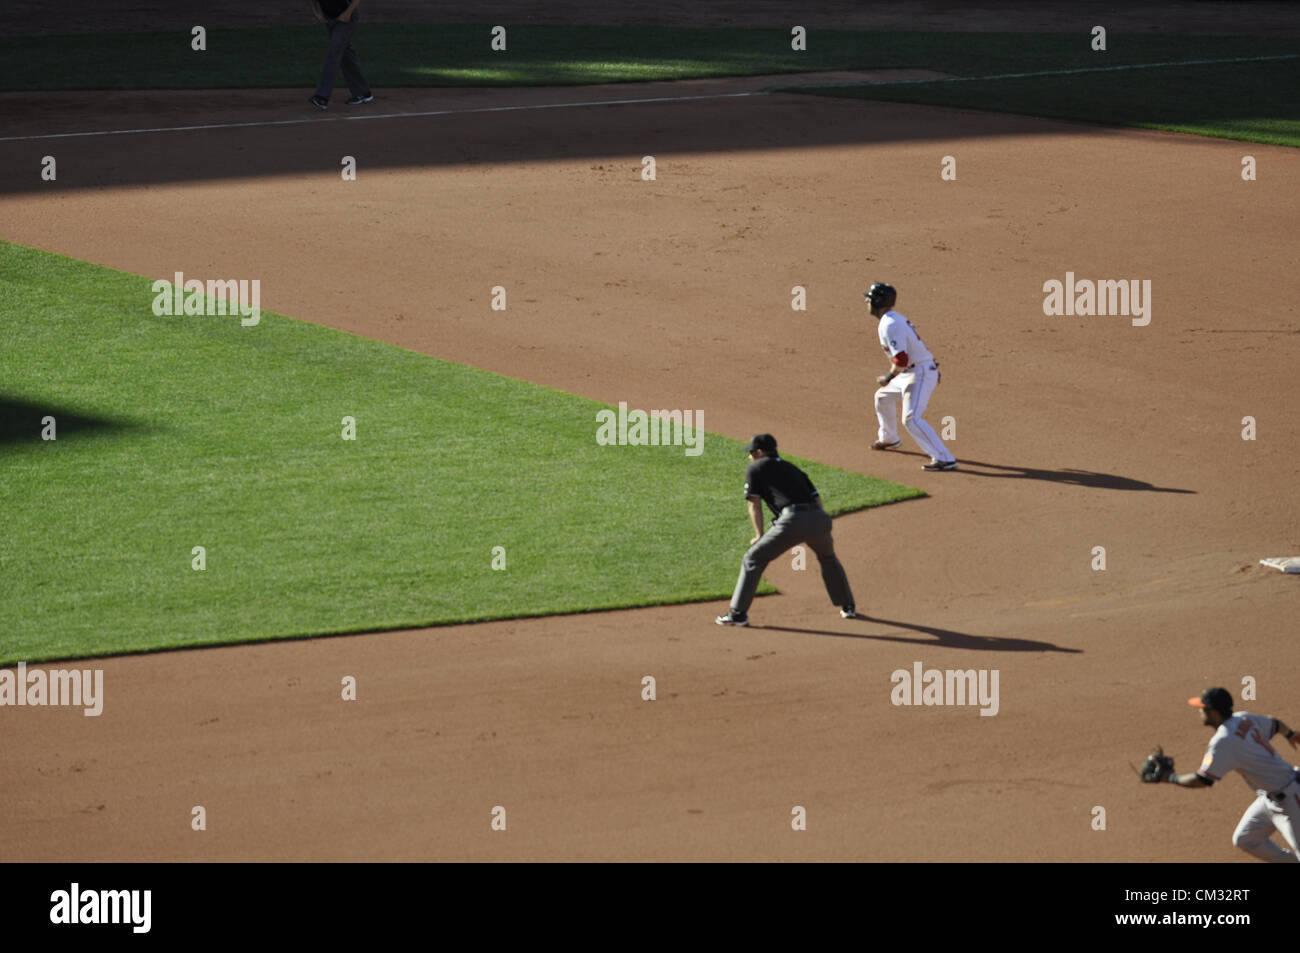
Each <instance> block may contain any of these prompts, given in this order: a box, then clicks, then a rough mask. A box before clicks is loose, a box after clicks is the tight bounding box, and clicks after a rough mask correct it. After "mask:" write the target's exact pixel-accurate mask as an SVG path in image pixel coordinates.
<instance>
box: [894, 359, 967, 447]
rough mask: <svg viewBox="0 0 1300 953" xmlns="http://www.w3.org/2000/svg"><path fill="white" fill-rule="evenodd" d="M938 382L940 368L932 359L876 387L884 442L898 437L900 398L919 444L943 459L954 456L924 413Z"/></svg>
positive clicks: (905, 422)
mask: <svg viewBox="0 0 1300 953" xmlns="http://www.w3.org/2000/svg"><path fill="white" fill-rule="evenodd" d="M938 383H939V368H938V367H937V366H936V365H935V364H934V362H933V361H927V362H926V363H925V364H922V365H920V366H916V367H913V368H911V369H910V370H906V371H904V372H903V373H901V374H899V375H898V376H897V377H895V378H894V379H893V380H892V381H890V382H889V383H888V384H886V385H885V386H884V387H882V388H880V389H879V390H877V391H876V420H877V421H879V422H880V432H879V433H878V434H877V436H878V437H879V438H880V441H881V443H894V442H895V441H897V440H898V401H899V398H902V401H903V426H904V427H906V428H907V432H908V433H910V434H911V435H912V439H913V440H915V441H916V442H917V445H918V446H919V447H920V448H921V449H922V450H924V451H925V452H926V453H928V454H929V455H930V456H931V457H933V458H934V459H935V460H938V461H939V462H940V463H943V462H946V461H948V460H952V459H953V455H952V454H951V453H949V452H948V448H947V447H945V446H944V445H943V441H942V440H940V439H939V435H938V434H937V433H935V432H934V428H933V427H931V426H930V425H929V424H927V423H926V422H925V419H924V418H923V417H922V416H921V415H922V414H924V413H925V407H926V405H927V404H928V403H930V394H932V393H933V392H934V388H935V386H936V385H937V384H938Z"/></svg>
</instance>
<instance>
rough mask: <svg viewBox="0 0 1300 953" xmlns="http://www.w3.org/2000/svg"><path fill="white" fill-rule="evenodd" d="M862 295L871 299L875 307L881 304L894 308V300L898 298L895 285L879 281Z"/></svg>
mask: <svg viewBox="0 0 1300 953" xmlns="http://www.w3.org/2000/svg"><path fill="white" fill-rule="evenodd" d="M862 297H864V298H866V299H867V300H868V301H870V302H871V306H872V307H873V308H877V307H881V306H884V307H886V308H892V307H893V306H894V302H895V301H897V300H898V292H897V291H895V290H894V286H893V285H887V284H884V283H883V282H880V281H877V282H875V283H874V284H872V286H871V287H870V288H869V289H868V290H866V291H864V292H863V293H862Z"/></svg>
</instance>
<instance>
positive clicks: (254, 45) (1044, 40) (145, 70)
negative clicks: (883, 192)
mask: <svg viewBox="0 0 1300 953" xmlns="http://www.w3.org/2000/svg"><path fill="white" fill-rule="evenodd" d="M498 24H499V25H502V26H505V27H506V49H505V50H494V49H492V47H491V40H492V32H491V31H492V27H493V26H494V25H498ZM793 26H794V24H793V23H792V24H791V25H790V26H788V27H773V28H765V29H753V28H745V29H740V28H734V27H728V28H715V29H707V28H688V27H648V26H627V27H618V26H561V25H550V24H519V23H514V24H512V23H508V22H507V23H503V24H500V22H499V21H494V22H493V23H473V24H466V23H379V22H373V21H371V20H368V19H364V18H363V20H362V22H361V23H360V25H359V27H358V31H357V39H356V46H357V49H358V51H359V53H360V55H361V57H362V66H363V69H364V70H365V72H366V77H367V79H368V80H369V81H370V83H371V84H372V85H374V86H375V87H376V88H377V89H380V90H382V89H383V88H385V87H391V86H502V85H504V86H534V85H536V86H560V85H570V84H584V83H614V82H636V81H645V80H671V79H687V78H693V77H706V76H743V75H756V74H763V73H798V72H809V71H816V70H849V69H891V68H921V69H932V70H939V71H942V72H946V73H952V74H954V75H960V76H977V75H991V74H996V73H1009V72H1033V71H1039V70H1052V69H1070V68H1078V67H1091V66H1098V65H1119V64H1124V63H1150V62H1161V61H1166V60H1185V59H1209V58H1226V57H1234V56H1262V55H1267V54H1279V53H1296V52H1300V40H1298V39H1297V38H1295V37H1265V36H1180V35H1158V34H1119V33H1115V32H1111V33H1110V34H1109V35H1108V37H1107V49H1106V51H1105V52H1096V51H1094V50H1093V49H1092V48H1091V43H1092V37H1091V34H1090V32H1089V29H1088V28H1082V29H1080V30H1079V31H1077V32H1073V33H985V32H964V33H963V32H950V33H942V32H921V31H866V30H826V29H816V28H814V29H810V30H808V31H807V32H806V35H805V37H804V40H805V47H806V48H805V49H802V50H796V49H793V48H792V39H793V37H792V34H791V28H792V27H793ZM206 46H207V49H206V50H204V51H201V52H200V51H196V50H193V49H192V48H191V36H190V34H189V32H188V31H169V32H154V33H113V34H76V35H71V36H10V37H0V60H2V61H4V62H5V64H6V65H7V66H8V69H6V70H5V71H4V73H3V75H0V89H6V90H53V89H243V88H259V87H260V88H272V89H274V88H284V89H295V88H297V89H303V90H304V91H305V92H306V91H310V89H311V88H313V87H314V86H315V85H316V80H317V78H318V74H319V70H320V65H321V61H322V59H323V57H324V51H325V31H324V29H322V28H321V27H320V26H319V25H317V24H315V23H314V22H312V21H311V20H310V19H309V18H308V17H307V16H306V14H304V22H303V24H302V26H300V27H269V28H255V29H254V28H247V29H245V28H237V27H235V28H226V27H224V26H214V25H209V29H208V31H207V36H206Z"/></svg>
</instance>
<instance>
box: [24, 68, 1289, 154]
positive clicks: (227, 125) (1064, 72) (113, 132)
mask: <svg viewBox="0 0 1300 953" xmlns="http://www.w3.org/2000/svg"><path fill="white" fill-rule="evenodd" d="M1297 58H1300V53H1283V54H1279V55H1276V56H1235V57H1229V58H1226V59H1216V60H1172V61H1170V62H1167V63H1128V64H1124V65H1120V66H1086V67H1083V68H1081V69H1056V70H1042V71H1039V72H1035V73H998V74H994V75H992V76H944V77H940V78H934V79H896V80H879V81H876V82H871V81H865V82H860V83H824V84H809V85H805V86H797V87H795V86H772V87H768V89H767V90H759V91H752V92H746V93H712V94H709V95H704V96H656V97H652V98H646V99H600V100H591V101H586V102H576V103H533V104H530V105H526V106H478V107H474V108H471V109H434V110H430V111H428V112H408V113H379V114H377V115H376V114H374V113H371V114H369V115H358V116H323V117H316V118H313V119H268V120H265V121H262V122H217V123H209V124H206V125H202V126H157V127H154V128H149V129H104V130H100V131H98V132H54V133H46V134H44V135H39V136H0V142H31V141H33V140H37V139H75V138H79V137H83V136H127V135H134V134H138V133H150V132H195V131H198V130H202V129H248V128H252V127H258V126H299V125H303V124H306V123H309V122H311V123H320V122H349V121H356V120H366V119H413V118H421V117H427V116H462V115H470V114H472V113H496V112H518V111H522V110H529V109H576V108H582V107H586V106H631V105H635V104H637V103H680V102H689V101H691V100H701V99H736V98H739V97H742V96H761V95H764V94H765V93H766V92H768V91H769V90H770V91H781V92H784V91H786V90H790V89H841V88H848V87H854V86H912V85H916V84H918V83H978V82H980V81H981V80H997V79H1028V78H1031V77H1035V76H1070V75H1073V74H1076V73H1107V72H1113V71H1115V70H1127V69H1157V68H1161V67H1166V66H1212V65H1217V64H1221V63H1261V62H1266V61H1268V60H1293V59H1297ZM799 75H805V76H806V75H807V74H806V73H804V74H799Z"/></svg>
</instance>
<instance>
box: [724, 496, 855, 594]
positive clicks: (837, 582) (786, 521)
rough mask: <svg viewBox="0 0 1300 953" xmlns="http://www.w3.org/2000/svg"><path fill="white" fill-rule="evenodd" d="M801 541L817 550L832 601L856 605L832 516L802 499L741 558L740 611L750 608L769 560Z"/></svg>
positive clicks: (738, 591) (738, 590)
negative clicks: (833, 536)
mask: <svg viewBox="0 0 1300 953" xmlns="http://www.w3.org/2000/svg"><path fill="white" fill-rule="evenodd" d="M800 543H807V544H808V546H809V548H811V549H812V551H813V552H814V553H816V554H817V561H818V562H819V563H820V564H821V569H822V582H823V583H825V584H826V594H827V595H828V596H830V597H831V603H832V604H834V605H837V606H851V605H853V604H854V603H853V590H851V589H850V588H849V580H848V577H847V576H845V575H844V567H843V566H841V565H840V561H839V559H838V558H837V557H836V555H835V543H834V542H833V541H832V540H831V518H830V516H828V515H827V514H826V512H825V511H824V510H823V509H822V508H821V507H819V506H818V505H817V504H816V503H798V504H796V505H794V506H787V507H786V508H785V509H784V510H782V511H781V515H780V516H779V517H778V518H777V520H776V522H775V523H773V524H772V527H771V529H769V530H768V531H767V532H766V533H764V534H763V536H762V538H761V539H759V541H758V542H756V543H755V544H754V545H753V546H751V547H749V551H748V552H746V553H745V556H744V558H743V559H741V561H740V578H739V579H738V580H737V581H736V591H735V592H734V593H732V595H731V608H732V609H733V610H735V612H737V613H739V614H743V613H746V612H748V611H749V604H750V603H751V602H753V601H754V593H755V592H757V591H758V581H759V580H760V579H762V578H763V570H764V569H766V568H767V564H768V563H770V562H771V561H772V560H774V559H776V557H777V556H780V555H781V554H782V553H784V552H785V551H786V550H788V549H791V548H793V547H795V546H797V545H799V544H800Z"/></svg>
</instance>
